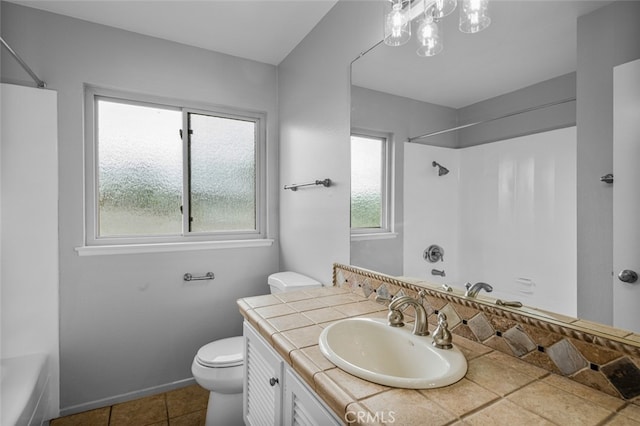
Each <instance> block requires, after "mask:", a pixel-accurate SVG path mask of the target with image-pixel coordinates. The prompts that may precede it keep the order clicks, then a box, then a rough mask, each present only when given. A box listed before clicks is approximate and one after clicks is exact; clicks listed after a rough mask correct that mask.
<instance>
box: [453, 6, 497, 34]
mask: <svg viewBox="0 0 640 426" xmlns="http://www.w3.org/2000/svg"><path fill="white" fill-rule="evenodd" d="M489 24H491V18H490V17H489V0H462V7H461V8H460V31H462V32H463V33H477V32H479V31H482V30H484V29H485V28H487V27H488V26H489Z"/></svg>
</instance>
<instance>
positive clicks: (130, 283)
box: [2, 2, 348, 414]
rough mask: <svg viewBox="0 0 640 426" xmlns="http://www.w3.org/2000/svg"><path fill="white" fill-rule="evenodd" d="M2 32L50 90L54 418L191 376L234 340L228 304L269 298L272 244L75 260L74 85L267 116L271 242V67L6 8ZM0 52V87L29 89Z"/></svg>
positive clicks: (79, 174) (78, 240)
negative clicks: (56, 334)
mask: <svg viewBox="0 0 640 426" xmlns="http://www.w3.org/2000/svg"><path fill="white" fill-rule="evenodd" d="M2 36H3V37H4V38H5V40H7V42H9V43H10V45H11V46H12V47H13V48H14V49H15V50H16V51H17V52H19V54H20V55H21V56H22V57H23V59H24V60H25V61H26V62H27V63H28V64H29V66H30V67H31V68H33V70H34V71H35V72H36V74H37V75H38V76H39V77H40V78H42V79H44V80H45V81H46V82H47V84H48V86H49V87H50V88H52V89H55V90H57V91H58V111H59V116H58V124H59V142H58V144H59V150H58V152H59V157H58V161H59V200H60V204H59V217H60V221H59V231H60V232H59V234H60V240H59V250H60V295H59V297H60V375H61V407H62V409H63V414H65V413H70V412H74V411H79V410H83V409H86V408H90V407H92V406H93V405H107V403H110V402H113V399H114V398H115V399H116V400H117V399H118V398H123V397H122V396H123V395H124V394H126V393H128V392H134V393H135V392H139V391H141V390H144V389H147V388H153V387H157V386H164V385H167V384H171V383H173V382H179V381H182V380H185V379H190V378H191V370H190V367H191V362H192V360H193V356H194V354H195V352H196V351H197V349H198V348H199V347H200V346H201V345H203V344H205V343H207V342H209V341H212V340H214V339H219V338H223V337H228V336H232V335H239V334H241V333H242V328H241V322H242V318H241V316H240V314H239V312H238V308H237V306H236V302H235V301H236V299H237V298H239V297H244V296H249V295H256V294H264V293H268V287H267V284H266V278H267V276H268V274H270V273H272V272H275V271H277V270H278V257H279V254H278V245H277V243H276V244H275V245H274V246H272V247H268V248H244V249H228V250H206V251H191V252H176V253H159V254H135V255H110V256H91V257H79V256H78V255H77V253H76V252H75V251H74V248H75V247H78V246H81V245H82V244H83V241H84V236H83V211H84V203H83V182H84V176H83V143H84V139H83V118H82V117H83V84H84V83H90V84H94V85H100V86H106V87H112V88H118V89H122V90H126V91H133V92H141V93H147V94H153V95H158V96H164V97H169V98H178V99H185V100H193V101H198V102H203V103H211V104H219V105H228V106H232V107H236V108H245V109H251V110H258V111H265V112H266V113H267V126H268V129H267V133H268V135H267V145H268V149H267V150H268V168H269V173H270V178H269V192H270V194H269V195H270V200H271V204H270V205H269V213H270V219H269V234H270V235H271V236H272V237H274V236H277V235H278V229H277V225H278V224H277V218H276V203H277V198H278V192H277V180H276V179H277V172H276V171H275V170H276V169H277V140H278V126H277V123H278V111H277V70H276V67H274V66H271V65H266V64H261V63H257V62H253V61H248V60H242V59H239V58H235V57H231V56H227V55H222V54H217V53H214V52H210V51H206V50H202V49H197V48H192V47H188V46H185V45H181V44H177V43H171V42H167V41H164V40H160V39H155V38H151V37H146V36H141V35H138V34H134V33H130V32H126V31H122V30H117V29H113V28H109V27H105V26H101V25H97V24H92V23H88V22H85V21H80V20H76V19H72V18H67V17H63V16H60V15H55V14H51V13H47V12H42V11H38V10H34V9H30V8H26V7H22V6H18V5H15V4H11V3H6V2H3V3H2ZM2 50H3V51H2V78H3V80H4V81H11V82H15V81H25V82H26V81H28V76H27V75H26V74H25V73H24V71H22V70H21V69H20V68H18V66H17V65H16V64H15V61H13V59H12V58H10V57H8V56H6V54H5V53H6V52H5V49H2ZM29 84H31V83H30V82H29ZM344 115H345V116H348V112H345V113H344ZM34 123H37V117H34ZM34 172H36V171H34ZM328 207H329V208H330V206H328ZM33 243H36V242H35V241H34V242H33ZM342 260H343V261H348V259H342ZM37 267H38V266H37V265H34V271H37ZM325 267H326V266H325ZM207 271H212V272H214V273H215V274H216V279H215V280H214V281H199V282H195V283H193V284H186V283H184V282H183V281H182V275H183V274H184V273H185V272H192V273H194V274H200V273H204V272H207ZM131 396H132V395H128V396H124V398H126V397H128V398H131Z"/></svg>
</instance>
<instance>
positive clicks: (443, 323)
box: [433, 312, 453, 349]
mask: <svg viewBox="0 0 640 426" xmlns="http://www.w3.org/2000/svg"><path fill="white" fill-rule="evenodd" d="M451 341H452V336H451V332H450V331H449V324H448V323H447V316H446V315H445V313H444V312H438V327H436V329H435V330H434V332H433V346H435V347H436V348H438V349H451V348H452V347H453V344H452V343H451Z"/></svg>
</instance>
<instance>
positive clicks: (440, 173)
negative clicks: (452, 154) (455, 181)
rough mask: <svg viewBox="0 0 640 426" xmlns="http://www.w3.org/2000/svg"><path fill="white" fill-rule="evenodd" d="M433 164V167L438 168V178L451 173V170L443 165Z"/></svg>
mask: <svg viewBox="0 0 640 426" xmlns="http://www.w3.org/2000/svg"><path fill="white" fill-rule="evenodd" d="M431 164H432V165H433V167H437V168H438V176H444V175H446V174H447V173H449V169H447V168H446V167H445V166H443V165H442V164H438V163H436V162H435V161H434V162H433V163H431Z"/></svg>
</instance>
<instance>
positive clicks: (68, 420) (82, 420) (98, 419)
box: [50, 407, 111, 426]
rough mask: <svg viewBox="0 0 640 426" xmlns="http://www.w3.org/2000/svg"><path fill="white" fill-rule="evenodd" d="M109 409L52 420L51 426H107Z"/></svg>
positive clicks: (99, 409)
mask: <svg viewBox="0 0 640 426" xmlns="http://www.w3.org/2000/svg"><path fill="white" fill-rule="evenodd" d="M110 412H111V407H105V408H98V409H96V410H91V411H85V412H84V413H78V414H72V415H70V416H65V417H60V418H58V419H53V420H52V421H51V422H50V424H51V426H89V425H90V426H107V425H108V424H109V413H110Z"/></svg>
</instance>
